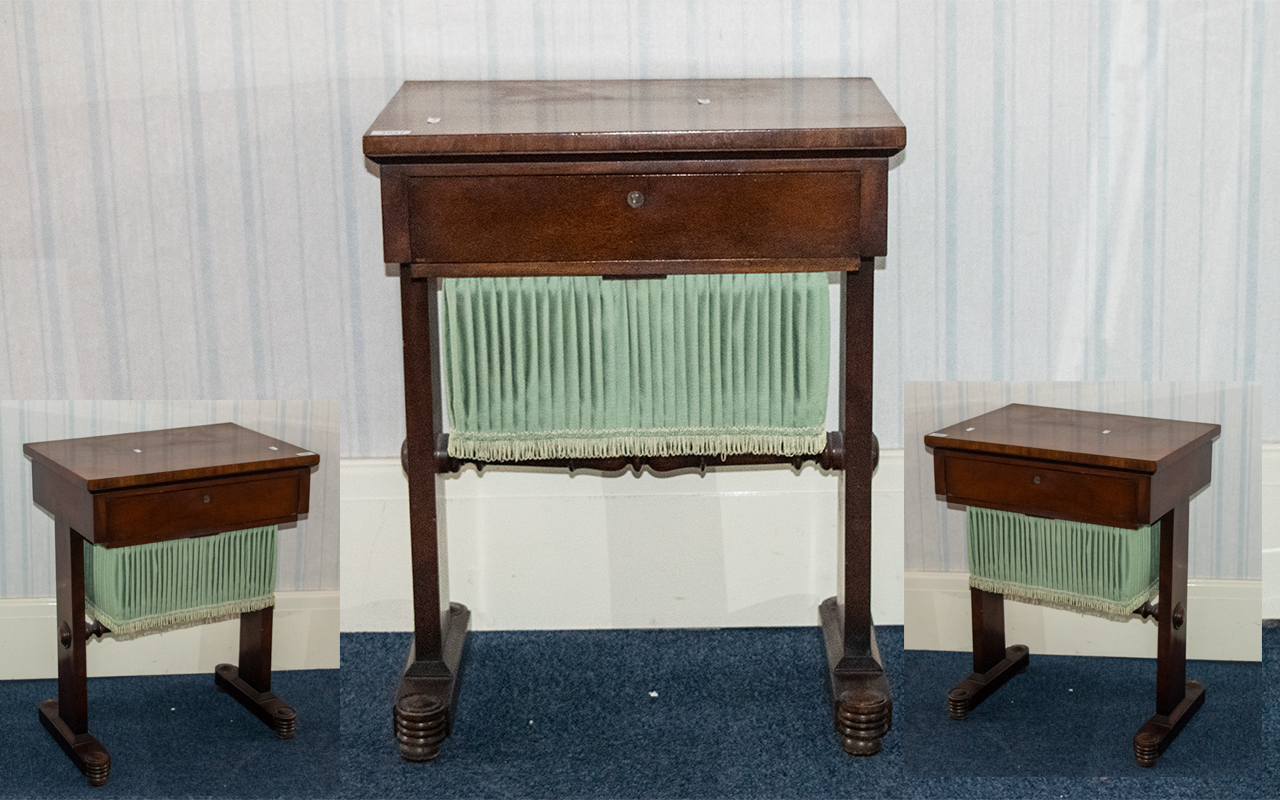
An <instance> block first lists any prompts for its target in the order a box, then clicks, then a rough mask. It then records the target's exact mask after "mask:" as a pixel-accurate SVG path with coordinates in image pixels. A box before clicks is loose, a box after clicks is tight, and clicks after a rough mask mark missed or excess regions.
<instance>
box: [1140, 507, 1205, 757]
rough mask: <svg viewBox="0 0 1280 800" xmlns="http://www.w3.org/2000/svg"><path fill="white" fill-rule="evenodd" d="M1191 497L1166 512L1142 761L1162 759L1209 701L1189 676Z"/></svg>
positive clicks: (1162, 527)
mask: <svg viewBox="0 0 1280 800" xmlns="http://www.w3.org/2000/svg"><path fill="white" fill-rule="evenodd" d="M1189 502H1190V500H1189V498H1184V499H1183V500H1182V501H1181V502H1180V503H1178V505H1176V506H1175V507H1174V508H1173V509H1171V510H1170V511H1169V513H1167V514H1165V515H1164V516H1163V517H1161V518H1160V602H1159V604H1158V606H1157V608H1158V612H1157V613H1158V617H1159V618H1158V622H1159V626H1160V631H1159V639H1158V642H1159V643H1158V645H1157V649H1156V713H1155V714H1153V715H1152V716H1151V718H1150V719H1148V720H1147V721H1146V723H1144V724H1143V726H1142V727H1141V728H1139V729H1138V732H1137V733H1136V734H1134V736H1133V757H1134V760H1135V761H1137V762H1138V765H1139V766H1142V767H1154V766H1155V764H1156V759H1157V758H1159V757H1160V756H1161V754H1163V753H1164V751H1165V749H1166V748H1168V747H1169V745H1170V744H1172V743H1173V740H1174V739H1176V738H1177V736H1178V733H1179V732H1180V731H1181V730H1182V729H1183V727H1185V726H1186V724H1187V722H1189V721H1190V720H1191V718H1192V717H1193V716H1195V713H1196V712H1197V711H1199V710H1200V706H1202V705H1204V684H1202V683H1200V682H1199V681H1188V680H1187V629H1186V618H1187V528H1188V524H1189V523H1188V518H1187V515H1188V513H1189V511H1190V508H1189Z"/></svg>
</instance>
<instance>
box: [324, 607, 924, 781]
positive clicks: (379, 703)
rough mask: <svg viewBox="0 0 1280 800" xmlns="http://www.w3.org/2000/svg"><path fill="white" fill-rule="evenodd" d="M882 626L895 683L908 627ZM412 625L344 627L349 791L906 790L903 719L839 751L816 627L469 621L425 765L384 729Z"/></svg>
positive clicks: (882, 644) (895, 687)
mask: <svg viewBox="0 0 1280 800" xmlns="http://www.w3.org/2000/svg"><path fill="white" fill-rule="evenodd" d="M877 635H878V638H879V642H880V652H881V653H882V654H883V655H884V658H885V668H886V670H887V671H888V673H889V681H890V685H891V686H892V687H893V690H894V692H895V695H896V693H897V692H898V687H899V685H900V683H901V664H902V662H901V657H902V628H901V627H887V628H886V627H882V628H878V629H877ZM410 638H411V637H410V635H409V634H404V633H344V634H343V635H342V675H343V680H342V740H343V756H342V773H343V778H342V779H343V793H344V796H347V797H430V798H433V799H434V798H441V799H443V798H470V797H483V798H511V797H563V798H588V797H590V798H596V797H619V798H668V797H692V798H710V797H733V798H743V797H800V796H811V797H834V796H840V797H901V796H902V789H903V787H902V751H901V746H900V742H901V741H902V738H903V736H902V730H901V728H902V727H903V726H902V725H901V723H900V722H899V721H898V720H897V719H895V727H894V729H893V730H892V731H890V732H889V734H888V736H886V737H885V739H884V750H883V752H881V753H880V754H879V755H876V756H873V757H870V758H853V757H850V756H848V755H846V754H845V753H844V752H843V751H841V750H840V747H839V743H838V740H837V738H836V736H835V733H834V731H833V729H832V723H831V710H830V701H829V699H828V696H827V689H826V672H825V671H826V655H825V652H824V649H823V645H822V636H821V633H820V632H819V630H818V628H817V627H816V626H815V627H813V628H753V629H727V630H625V631H616V630H602V631H528V632H526V631H503V632H480V633H472V634H471V637H470V639H469V647H470V649H469V652H468V654H467V656H466V660H465V661H464V663H463V668H462V693H461V697H460V700H459V708H458V719H457V722H456V724H455V726H454V730H453V736H452V737H451V738H450V739H448V740H447V741H446V742H445V744H444V748H443V750H442V751H441V753H440V756H439V757H438V758H437V759H436V761H434V762H432V763H429V764H410V763H407V762H405V761H403V760H401V758H400V755H399V748H398V747H397V744H396V741H395V737H394V735H393V734H392V729H391V701H392V697H393V694H394V691H395V687H396V684H397V682H398V681H399V678H400V674H401V671H402V667H403V665H404V662H405V658H406V654H407V653H408V648H409V642H410ZM654 693H656V696H654Z"/></svg>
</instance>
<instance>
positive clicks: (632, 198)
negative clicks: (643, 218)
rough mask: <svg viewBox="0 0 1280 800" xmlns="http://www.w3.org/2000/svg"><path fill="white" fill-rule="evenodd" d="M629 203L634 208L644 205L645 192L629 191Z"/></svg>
mask: <svg viewBox="0 0 1280 800" xmlns="http://www.w3.org/2000/svg"><path fill="white" fill-rule="evenodd" d="M627 205H629V206H631V207H632V208H639V207H640V206H642V205H644V192H627Z"/></svg>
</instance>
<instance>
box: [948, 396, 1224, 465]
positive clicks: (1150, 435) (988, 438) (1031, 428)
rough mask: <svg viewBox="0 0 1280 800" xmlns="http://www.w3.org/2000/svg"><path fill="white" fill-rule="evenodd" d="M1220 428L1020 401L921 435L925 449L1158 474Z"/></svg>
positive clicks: (1215, 434) (1198, 423)
mask: <svg viewBox="0 0 1280 800" xmlns="http://www.w3.org/2000/svg"><path fill="white" fill-rule="evenodd" d="M1221 432H1222V426H1221V425H1214V424H1210V423H1204V422H1184V421H1181V420H1168V419H1153V418H1151V417H1135V416H1129V415H1127V414H1101V413H1098V412H1094V411H1076V410H1073V409H1066V408H1046V407H1044V406H1028V405H1022V404H1019V403H1014V404H1012V405H1007V406H1005V407H1004V408H999V409H996V410H995V411H989V412H987V413H986V414H982V415H980V416H977V417H974V418H972V419H968V420H965V421H964V422H958V423H956V424H955V425H952V426H950V427H948V428H943V429H942V430H940V431H935V432H934V433H930V434H928V435H927V436H925V437H924V443H925V445H926V446H928V447H935V448H945V449H950V450H963V451H969V452H975V453H991V454H995V455H1010V456H1020V457H1023V458H1036V459H1042V460H1045V461H1059V462H1064V463H1068V464H1081V465H1084V466H1094V467H1105V468H1110V469H1126V470H1134V471H1137V472H1148V473H1151V472H1156V471H1157V470H1158V469H1161V468H1163V467H1165V466H1167V465H1168V464H1170V463H1172V462H1174V461H1177V460H1178V459H1180V458H1182V457H1183V456H1184V455H1186V454H1188V453H1191V452H1193V451H1195V450H1196V449H1197V448H1199V447H1200V446H1201V445H1203V444H1204V443H1205V442H1208V441H1211V440H1212V439H1214V438H1216V437H1217V436H1218V435H1219V434H1220V433H1221Z"/></svg>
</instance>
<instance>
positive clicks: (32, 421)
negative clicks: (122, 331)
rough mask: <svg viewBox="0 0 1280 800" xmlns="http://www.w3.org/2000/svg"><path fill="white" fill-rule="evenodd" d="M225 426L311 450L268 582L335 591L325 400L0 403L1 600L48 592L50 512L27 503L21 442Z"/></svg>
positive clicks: (335, 424)
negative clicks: (292, 521)
mask: <svg viewBox="0 0 1280 800" xmlns="http://www.w3.org/2000/svg"><path fill="white" fill-rule="evenodd" d="M214 422H234V423H236V424H238V425H243V426H244V427H246V428H252V429H253V430H255V431H258V432H259V433H263V434H266V435H267V436H272V437H275V438H277V439H283V440H285V441H286V442H289V443H290V444H296V445H298V446H299V447H303V448H306V449H308V450H311V451H312V452H315V453H319V454H320V466H319V467H318V468H317V469H316V471H315V472H313V473H311V506H310V512H309V513H308V514H307V517H306V519H302V520H299V521H298V524H297V525H296V526H292V527H285V528H281V529H280V560H279V564H278V568H277V576H276V588H277V589H279V590H282V591H288V590H298V589H309V590H315V589H337V588H338V527H339V524H338V519H339V513H338V509H339V502H338V499H339V498H338V495H339V492H338V464H339V461H340V458H339V456H338V447H339V445H338V442H339V430H340V420H339V409H338V403H336V402H333V401H290V402H268V401H262V402H259V401H236V402H231V401H221V402H211V403H193V402H159V401H132V402H131V401H113V400H102V401H75V402H63V401H56V400H49V401H13V400H0V598H5V597H51V596H53V595H54V593H55V591H54V590H55V586H56V584H55V582H54V550H53V545H54V541H53V538H54V537H53V518H52V517H50V516H49V515H48V514H47V513H45V512H44V511H42V510H41V509H39V508H38V507H37V506H36V505H35V504H34V503H32V502H31V462H30V461H29V460H28V459H27V457H26V456H25V455H24V454H23V452H22V445H23V444H25V443H27V442H43V441H49V440H51V439H70V438H74V437H79V436H105V435H107V434H112V433H128V432H130V431H144V430H153V429H156V428H180V427H184V426H187V425H207V424H210V423H214Z"/></svg>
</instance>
